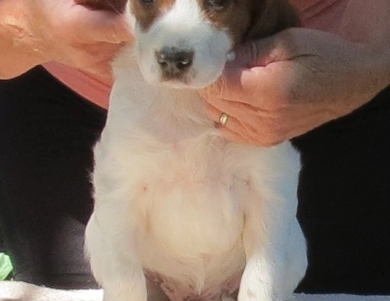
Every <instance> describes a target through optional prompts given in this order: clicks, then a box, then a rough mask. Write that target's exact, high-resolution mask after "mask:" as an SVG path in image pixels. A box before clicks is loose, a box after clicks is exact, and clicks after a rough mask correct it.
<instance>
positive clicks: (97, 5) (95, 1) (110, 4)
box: [75, 0, 127, 13]
mask: <svg viewBox="0 0 390 301" xmlns="http://www.w3.org/2000/svg"><path fill="white" fill-rule="evenodd" d="M75 2H76V3H77V4H81V5H84V6H88V7H91V8H92V9H96V10H110V11H113V12H114V13H122V12H123V11H124V10H125V7H126V3H127V0H75Z"/></svg>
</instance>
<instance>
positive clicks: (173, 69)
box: [156, 47, 194, 78]
mask: <svg viewBox="0 0 390 301" xmlns="http://www.w3.org/2000/svg"><path fill="white" fill-rule="evenodd" d="M193 58H194V52H193V51H188V50H182V49H179V48H176V47H164V48H162V49H161V50H160V51H156V59H157V62H158V64H159V65H160V68H161V71H162V72H163V75H164V76H166V77H169V78H172V77H180V76H181V75H183V73H185V72H186V71H187V70H188V69H189V68H190V67H191V65H192V61H193Z"/></svg>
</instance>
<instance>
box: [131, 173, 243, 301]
mask: <svg viewBox="0 0 390 301" xmlns="http://www.w3.org/2000/svg"><path fill="white" fill-rule="evenodd" d="M233 182H234V181H232V183H233ZM153 183H154V184H152V185H148V192H147V193H145V195H144V197H143V198H144V199H143V200H142V199H141V200H139V201H140V203H138V204H139V205H140V206H139V209H141V210H140V212H139V214H138V216H140V217H141V218H142V220H141V222H140V225H142V230H141V231H142V232H143V235H141V237H142V243H141V244H140V247H141V250H140V251H139V254H141V259H142V264H143V267H144V269H145V270H146V271H148V273H147V275H149V278H150V279H152V280H153V281H154V282H158V283H159V284H160V285H161V287H162V288H163V290H164V292H165V293H166V294H167V295H168V296H169V297H170V298H171V300H183V299H186V298H187V299H188V298H189V299H194V298H195V299H202V300H214V299H218V298H220V297H221V294H227V295H231V294H233V293H234V291H236V290H237V288H238V283H239V279H240V276H241V273H242V270H243V268H244V266H245V255H244V251H243V246H242V241H241V237H242V230H243V223H244V204H243V199H244V194H245V191H246V186H245V184H244V183H241V182H235V183H234V184H233V185H228V184H224V183H226V181H221V179H220V180H215V181H213V180H211V179H203V180H202V181H194V182H191V183H189V182H187V181H185V180H183V181H177V182H176V183H175V184H174V185H172V184H170V183H168V182H166V181H165V180H164V179H162V178H160V179H156V181H153ZM137 207H138V206H137Z"/></svg>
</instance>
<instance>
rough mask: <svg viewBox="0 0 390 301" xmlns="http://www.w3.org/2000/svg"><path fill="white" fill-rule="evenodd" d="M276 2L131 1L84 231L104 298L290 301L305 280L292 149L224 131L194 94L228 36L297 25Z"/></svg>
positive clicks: (227, 51) (281, 1) (211, 77)
mask: <svg viewBox="0 0 390 301" xmlns="http://www.w3.org/2000/svg"><path fill="white" fill-rule="evenodd" d="M285 1H286V0H131V1H130V4H129V20H130V22H134V24H132V25H133V26H134V32H135V37H136V42H135V45H133V46H131V47H130V46H129V47H128V48H126V49H124V50H123V52H122V53H121V54H120V55H119V56H118V58H117V59H116V60H115V62H114V69H115V76H116V81H115V85H114V88H113V92H112V96H111V102H110V109H109V113H108V120H107V125H106V127H105V129H104V131H103V134H102V137H101V140H100V142H99V143H98V144H97V146H96V149H95V158H96V167H95V171H94V175H93V181H94V186H95V198H96V204H95V210H94V213H93V215H92V217H91V219H90V221H89V224H88V227H87V232H86V246H87V250H88V254H89V257H90V262H91V266H92V269H93V273H94V275H95V277H96V279H97V280H98V282H99V283H100V284H101V285H102V286H103V289H104V298H105V301H146V300H147V299H148V298H149V300H153V301H160V300H163V299H165V298H169V299H171V300H173V301H183V300H204V301H211V300H222V299H223V300H228V299H232V298H236V297H237V296H238V299H239V300H240V301H249V300H256V301H260V300H261V301H271V300H275V301H276V300H286V299H288V298H290V297H291V295H292V293H293V291H294V289H295V288H296V286H297V285H298V283H299V281H300V280H301V279H302V277H303V275H304V273H305V270H306V265H307V261H306V248H305V240H304V237H303V235H302V231H301V229H300V226H299V224H298V222H297V219H296V209H297V198H296V190H297V184H298V173H299V170H300V161H299V156H298V154H297V153H296V151H295V150H294V149H293V147H292V146H291V144H290V143H288V142H286V143H283V144H280V145H278V146H276V147H271V148H256V147H251V146H245V145H239V144H236V143H232V142H229V141H227V140H225V139H224V138H223V137H221V136H220V135H219V134H218V132H217V131H216V130H215V127H214V124H213V122H212V121H210V120H209V119H208V118H207V116H206V113H205V108H204V102H203V101H201V100H200V98H199V96H198V94H197V92H196V89H198V88H202V87H205V86H207V85H210V84H212V83H213V82H214V81H216V80H217V79H218V77H219V76H220V75H221V73H222V71H223V68H224V66H225V63H226V61H227V59H228V58H229V57H230V56H231V51H232V49H233V47H234V46H235V45H237V44H238V43H240V42H242V41H245V40H247V39H250V38H253V37H255V36H265V35H269V34H271V33H273V32H276V31H278V30H282V29H284V28H286V27H289V26H292V25H295V24H296V23H295V20H296V19H295V16H294V14H293V12H292V9H291V8H290V7H289V5H288V4H287V3H286V2H285Z"/></svg>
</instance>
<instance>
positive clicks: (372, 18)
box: [337, 0, 390, 92]
mask: <svg viewBox="0 0 390 301" xmlns="http://www.w3.org/2000/svg"><path fill="white" fill-rule="evenodd" d="M389 15H390V1H388V0H373V1H372V3H371V4H370V5H367V1H366V0H350V1H349V3H348V5H347V7H346V9H345V12H344V15H343V19H342V22H341V24H340V28H339V30H338V32H337V34H338V35H339V36H341V37H342V38H344V39H346V40H348V41H351V42H354V43H356V44H355V45H356V46H357V47H360V48H361V50H362V52H361V57H360V58H357V60H356V64H357V65H359V64H361V67H360V68H361V72H360V75H359V76H360V77H361V79H360V81H358V82H361V84H363V85H364V83H366V84H367V87H366V88H367V91H369V90H370V89H374V90H375V89H376V92H379V91H380V90H381V89H383V88H384V87H386V86H388V85H390V31H389V28H390V19H389ZM362 79H363V81H362ZM362 88H363V87H362Z"/></svg>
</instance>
